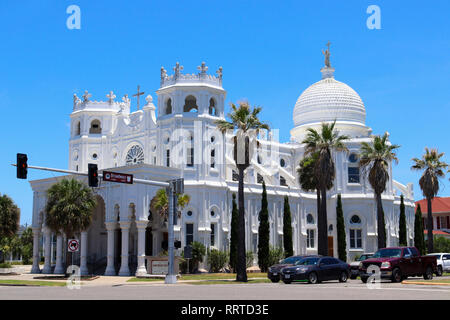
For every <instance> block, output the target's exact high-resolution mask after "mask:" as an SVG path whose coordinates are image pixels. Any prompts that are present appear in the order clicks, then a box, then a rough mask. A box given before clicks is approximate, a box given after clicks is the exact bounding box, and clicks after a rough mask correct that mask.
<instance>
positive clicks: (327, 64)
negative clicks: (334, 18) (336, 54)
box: [322, 41, 331, 68]
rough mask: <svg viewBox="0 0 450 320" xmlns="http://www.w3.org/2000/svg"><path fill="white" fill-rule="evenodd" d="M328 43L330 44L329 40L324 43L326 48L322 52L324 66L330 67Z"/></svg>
mask: <svg viewBox="0 0 450 320" xmlns="http://www.w3.org/2000/svg"><path fill="white" fill-rule="evenodd" d="M330 45H331V43H330V41H328V43H327V44H326V46H327V47H328V49H327V50H325V51H323V50H322V53H323V55H324V56H325V66H326V67H328V68H331V64H330Z"/></svg>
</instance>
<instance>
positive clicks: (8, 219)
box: [0, 194, 20, 239]
mask: <svg viewBox="0 0 450 320" xmlns="http://www.w3.org/2000/svg"><path fill="white" fill-rule="evenodd" d="M19 218H20V209H19V208H18V207H17V205H16V204H15V203H14V201H13V200H12V199H11V198H10V197H8V196H7V195H6V194H4V195H2V196H0V239H2V238H7V237H12V236H14V235H15V234H16V232H17V229H18V228H19Z"/></svg>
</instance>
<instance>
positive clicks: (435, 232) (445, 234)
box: [423, 230, 450, 236]
mask: <svg viewBox="0 0 450 320" xmlns="http://www.w3.org/2000/svg"><path fill="white" fill-rule="evenodd" d="M423 233H425V234H428V231H427V230H423ZM433 234H434V235H437V234H439V235H443V236H450V233H448V232H445V231H441V230H433Z"/></svg>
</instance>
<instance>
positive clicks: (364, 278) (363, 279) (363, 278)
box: [361, 277, 369, 283]
mask: <svg viewBox="0 0 450 320" xmlns="http://www.w3.org/2000/svg"><path fill="white" fill-rule="evenodd" d="M367 279H369V278H367V277H361V281H362V282H363V283H367Z"/></svg>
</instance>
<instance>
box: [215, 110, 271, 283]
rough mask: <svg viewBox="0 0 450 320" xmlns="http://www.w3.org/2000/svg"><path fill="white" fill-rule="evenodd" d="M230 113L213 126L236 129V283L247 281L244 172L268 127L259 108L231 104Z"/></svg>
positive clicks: (223, 130) (234, 141)
mask: <svg viewBox="0 0 450 320" xmlns="http://www.w3.org/2000/svg"><path fill="white" fill-rule="evenodd" d="M231 109H232V112H231V113H229V114H228V117H229V118H230V119H231V122H228V121H226V120H217V121H215V124H217V127H218V129H219V130H220V131H222V133H225V132H226V131H228V130H234V129H237V132H236V135H235V136H234V137H233V143H234V161H235V163H236V167H237V169H238V171H239V187H238V201H239V204H238V206H239V219H238V230H239V231H238V232H239V233H238V245H237V247H238V250H237V251H238V252H237V264H236V281H244V282H246V281H247V272H246V271H247V270H246V257H245V209H244V170H245V169H247V168H248V167H249V166H250V160H251V158H252V155H253V152H254V148H255V144H256V145H257V144H258V142H257V140H256V136H257V135H258V133H259V131H260V130H262V129H265V130H269V125H267V124H265V123H262V122H261V121H260V120H259V119H258V114H259V113H260V112H261V108H260V107H254V108H253V111H252V110H251V109H250V106H249V105H248V103H246V102H240V103H239V107H236V105H235V104H231Z"/></svg>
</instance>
